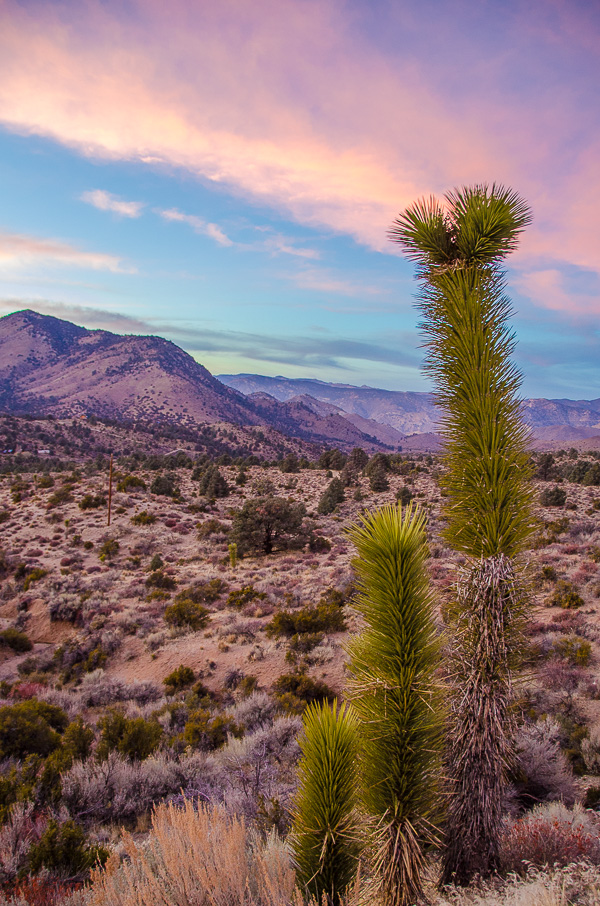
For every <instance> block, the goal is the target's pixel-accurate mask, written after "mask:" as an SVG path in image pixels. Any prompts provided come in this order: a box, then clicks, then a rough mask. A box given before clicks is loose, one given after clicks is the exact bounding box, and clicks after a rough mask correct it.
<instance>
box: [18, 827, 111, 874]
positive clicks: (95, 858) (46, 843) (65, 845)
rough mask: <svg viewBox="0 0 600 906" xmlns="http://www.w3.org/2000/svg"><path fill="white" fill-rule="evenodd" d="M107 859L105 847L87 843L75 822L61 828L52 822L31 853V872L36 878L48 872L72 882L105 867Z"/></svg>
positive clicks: (32, 847) (33, 846)
mask: <svg viewBox="0 0 600 906" xmlns="http://www.w3.org/2000/svg"><path fill="white" fill-rule="evenodd" d="M108 856H109V852H108V850H107V849H105V848H104V847H102V846H89V845H88V844H87V843H86V839H85V834H84V832H83V830H82V829H81V827H79V825H78V824H75V822H74V821H71V820H69V821H65V822H64V824H59V823H58V822H57V821H56V820H55V819H54V818H52V819H51V820H50V821H49V822H48V826H47V827H46V829H45V831H44V833H43V834H42V836H41V838H40V840H39V842H38V843H34V844H33V845H32V846H31V848H30V850H29V853H28V857H27V861H28V870H29V872H31V873H32V874H37V873H38V872H39V871H41V870H42V869H43V868H45V869H46V870H47V871H49V872H51V873H52V874H57V875H61V876H63V877H64V876H66V877H69V878H73V877H77V876H80V875H83V874H85V873H86V872H88V871H89V870H90V868H93V867H94V865H96V864H97V863H100V864H101V865H102V864H104V862H106V860H107V859H108Z"/></svg>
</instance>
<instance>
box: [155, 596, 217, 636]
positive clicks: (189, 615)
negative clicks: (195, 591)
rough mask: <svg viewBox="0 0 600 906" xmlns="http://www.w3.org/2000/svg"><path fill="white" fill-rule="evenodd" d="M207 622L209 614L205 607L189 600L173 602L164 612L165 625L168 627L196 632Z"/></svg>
mask: <svg viewBox="0 0 600 906" xmlns="http://www.w3.org/2000/svg"><path fill="white" fill-rule="evenodd" d="M209 620H210V614H209V611H208V610H207V609H206V607H203V606H202V604H198V603H196V602H195V601H191V600H190V599H189V598H183V599H182V600H179V601H175V602H173V604H170V605H169V606H168V607H167V609H166V610H165V623H168V625H169V626H176V627H179V628H189V629H193V630H194V631H196V632H197V631H198V630H199V629H204V627H205V626H206V625H207V624H208V622H209Z"/></svg>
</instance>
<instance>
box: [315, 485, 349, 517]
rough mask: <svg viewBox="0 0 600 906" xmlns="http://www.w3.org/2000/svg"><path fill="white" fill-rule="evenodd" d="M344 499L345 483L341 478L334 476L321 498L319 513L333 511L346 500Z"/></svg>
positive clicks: (324, 513) (323, 513) (326, 513)
mask: <svg viewBox="0 0 600 906" xmlns="http://www.w3.org/2000/svg"><path fill="white" fill-rule="evenodd" d="M344 499H345V494H344V485H343V484H342V482H341V481H340V479H339V478H334V479H333V480H332V481H331V482H330V483H329V484H328V485H327V487H326V489H325V491H324V492H323V494H322V495H321V497H320V499H319V504H318V506H317V513H320V514H321V515H322V516H326V515H328V514H329V513H333V511H334V510H335V508H336V507H337V505H338V504H339V503H343V502H344Z"/></svg>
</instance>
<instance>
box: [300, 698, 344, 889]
mask: <svg viewBox="0 0 600 906" xmlns="http://www.w3.org/2000/svg"><path fill="white" fill-rule="evenodd" d="M300 747H301V749H302V760H301V762H300V769H299V774H300V785H299V789H298V793H297V795H296V800H295V803H294V824H293V828H292V838H291V839H292V849H293V852H294V860H295V863H296V867H297V869H298V878H299V880H300V882H301V884H302V885H303V886H304V888H305V890H306V892H307V893H308V894H311V895H312V896H313V897H314V899H315V900H316V902H318V903H321V900H322V898H323V896H325V897H326V898H327V902H328V903H329V904H330V906H337V904H338V903H339V902H340V897H341V896H342V895H343V894H344V893H345V892H346V890H347V888H348V886H349V884H350V883H351V882H352V880H353V878H354V876H355V874H356V868H357V859H358V854H359V845H358V834H357V826H356V824H357V822H356V811H355V810H356V801H357V774H356V753H357V719H356V715H355V714H354V713H353V712H352V711H351V710H349V709H348V708H347V707H346V706H345V705H342V706H341V707H340V708H339V709H338V705H337V701H334V702H333V706H332V707H331V708H330V707H329V705H328V704H326V703H323V704H315V705H309V707H308V708H307V709H306V711H305V712H304V733H303V735H302V736H301V737H300Z"/></svg>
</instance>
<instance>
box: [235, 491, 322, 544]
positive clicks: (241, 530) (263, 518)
mask: <svg viewBox="0 0 600 906" xmlns="http://www.w3.org/2000/svg"><path fill="white" fill-rule="evenodd" d="M305 515H306V508H305V506H304V504H303V503H294V502H292V501H290V500H286V499H285V498H283V497H258V498H256V499H253V500H247V501H246V502H245V504H244V506H243V507H242V509H241V510H238V511H237V512H236V513H235V515H234V517H233V524H232V529H231V540H232V541H233V542H235V543H236V544H237V546H238V553H239V554H240V555H241V556H243V555H244V554H245V553H247V552H253V553H262V554H271V553H272V552H273V551H274V550H275V549H277V548H279V549H287V548H290V547H299V546H302V545H303V544H304V542H305V541H306V533H305V531H304V527H303V520H304V517H305Z"/></svg>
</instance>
